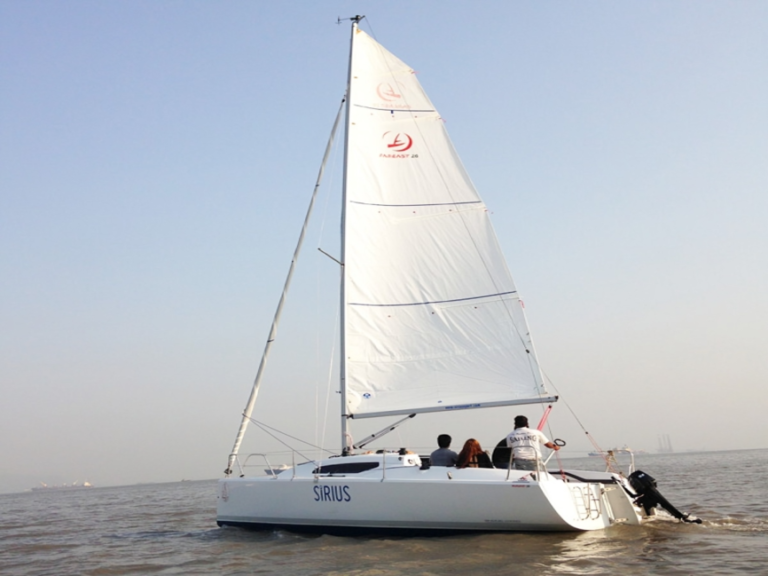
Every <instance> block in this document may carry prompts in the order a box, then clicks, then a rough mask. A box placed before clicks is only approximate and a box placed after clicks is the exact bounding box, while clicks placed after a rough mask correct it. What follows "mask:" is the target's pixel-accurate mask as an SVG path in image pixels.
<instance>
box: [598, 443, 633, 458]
mask: <svg viewBox="0 0 768 576" xmlns="http://www.w3.org/2000/svg"><path fill="white" fill-rule="evenodd" d="M608 452H613V453H614V454H617V453H621V452H623V453H625V454H648V452H647V451H646V450H635V449H633V448H630V447H629V446H627V445H626V444H624V446H623V447H621V448H609V449H608V450H605V451H603V452H598V451H596V450H593V451H592V452H588V453H587V456H599V457H601V458H602V457H603V456H605V455H606V454H608Z"/></svg>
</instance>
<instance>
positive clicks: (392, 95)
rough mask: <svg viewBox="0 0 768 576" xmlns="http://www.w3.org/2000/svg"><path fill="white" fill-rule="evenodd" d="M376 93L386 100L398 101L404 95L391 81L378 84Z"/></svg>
mask: <svg viewBox="0 0 768 576" xmlns="http://www.w3.org/2000/svg"><path fill="white" fill-rule="evenodd" d="M376 94H377V95H378V96H379V98H381V99H382V100H384V101H385V102H397V101H398V100H400V99H401V98H402V97H403V96H402V95H401V94H400V93H399V92H398V91H397V90H395V88H394V87H393V86H392V84H390V83H389V82H382V83H381V84H379V85H378V86H376Z"/></svg>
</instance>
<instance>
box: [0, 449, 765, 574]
mask: <svg viewBox="0 0 768 576" xmlns="http://www.w3.org/2000/svg"><path fill="white" fill-rule="evenodd" d="M637 460H638V467H639V468H640V469H641V470H643V471H645V472H647V473H648V474H650V475H651V476H654V477H655V478H656V479H657V480H658V481H659V489H660V491H661V493H662V494H663V495H664V496H666V497H667V499H668V500H670V502H672V504H674V505H676V506H677V507H678V508H680V509H681V510H683V511H685V512H691V513H693V514H695V515H697V516H699V517H701V518H702V519H703V520H704V523H703V524H702V525H690V524H680V523H678V522H677V521H675V520H672V519H671V518H670V517H659V518H657V519H654V520H653V521H651V522H649V523H647V524H645V525H644V526H642V527H628V526H616V527H613V528H610V529H608V530H604V531H599V532H588V533H573V534H477V535H463V536H445V537H432V538H384V537H376V538H374V537H358V538H340V537H335V536H317V535H301V534H294V533H291V532H283V531H276V532H272V531H265V532H249V531H245V530H240V529H235V528H224V529H221V528H217V527H216V522H215V515H216V513H215V509H216V483H215V481H205V482H181V483H176V484H147V485H138V486H128V487H119V488H93V489H90V490H81V491H71V492H66V491H65V492H27V493H23V494H7V495H1V496H0V574H2V575H3V576H15V575H18V576H34V575H44V574H45V575H52V576H53V575H55V576H61V575H69V574H77V575H80V574H82V575H118V574H119V575H123V574H135V575H149V574H161V575H162V574H185V575H186V574H227V575H236V574H237V575H240V574H350V575H355V576H368V575H376V576H390V575H392V576H394V575H399V574H408V575H411V574H430V575H432V574H434V575H438V574H439V575H443V574H476V573H481V572H482V573H485V574H488V575H490V574H525V575H542V574H543V575H549V574H551V575H556V574H620V575H622V576H624V575H633V574H638V575H639V574H643V575H644V574H665V575H666V574H672V575H674V574H697V575H704V574H706V575H710V574H754V575H768V450H749V451H739V452H710V453H701V454H672V455H640V456H638V457H637ZM600 462H601V461H600V460H598V459H595V458H589V459H588V458H582V459H572V460H568V461H567V465H568V467H571V468H582V469H586V468H591V469H600Z"/></svg>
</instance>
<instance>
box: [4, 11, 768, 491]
mask: <svg viewBox="0 0 768 576" xmlns="http://www.w3.org/2000/svg"><path fill="white" fill-rule="evenodd" d="M358 13H363V14H366V15H367V16H368V18H367V20H366V21H364V22H363V24H362V27H363V28H364V29H365V30H367V31H368V32H369V33H372V34H373V35H374V36H375V37H376V38H377V39H378V40H379V41H380V42H381V43H383V44H384V45H385V46H386V47H387V48H388V49H390V50H391V51H392V52H393V53H395V54H396V55H398V56H399V57H400V58H402V59H403V60H404V61H406V62H407V63H409V64H410V65H411V66H413V67H414V68H415V69H416V70H417V71H418V72H419V74H420V79H421V82H422V84H423V85H424V87H425V89H426V90H427V92H428V93H429V95H430V97H431V99H432V100H433V102H434V103H435V105H436V106H437V108H438V109H439V110H440V112H441V114H442V115H443V117H444V118H445V119H446V122H447V126H448V130H449V132H450V134H451V137H452V139H453V141H454V143H455V145H456V148H457V150H458V152H459V154H460V155H461V157H462V160H463V161H464V164H465V166H466V167H467V170H468V171H469V173H470V175H471V176H472V178H473V180H474V182H475V184H476V186H477V188H478V190H479V192H480V194H481V195H482V196H483V198H484V200H485V201H486V203H487V204H488V206H489V208H490V209H491V210H492V211H493V213H494V216H493V218H494V220H493V221H494V225H495V227H496V229H497V232H498V234H499V237H500V241H501V244H502V246H503V247H504V250H505V253H506V254H507V257H508V260H509V262H510V268H511V269H512V273H513V275H514V277H515V279H516V281H517V284H518V287H519V289H520V291H521V292H522V294H523V296H524V299H525V302H526V311H527V313H528V317H529V322H530V324H531V328H532V331H533V335H534V337H535V339H536V344H537V348H538V352H539V356H540V359H541V362H542V364H543V365H544V368H545V371H546V372H547V374H548V375H549V377H550V378H551V379H552V380H553V381H554V383H555V385H556V386H557V388H558V390H559V392H560V393H561V394H562V395H563V397H564V398H565V399H566V400H567V401H568V403H569V404H570V405H571V406H572V407H573V408H574V410H575V411H576V412H577V414H578V415H579V418H581V420H582V421H583V422H585V424H586V426H587V427H588V428H589V430H590V431H591V432H592V433H593V434H595V436H596V437H597V439H598V441H599V442H600V443H601V444H603V445H604V446H610V445H613V444H623V443H628V444H630V445H633V446H636V447H638V448H645V449H649V450H653V449H655V448H656V445H657V439H658V435H659V434H670V436H671V437H672V440H673V443H674V445H675V446H676V447H677V448H679V449H684V448H690V449H701V448H707V449H729V448H758V447H766V446H768V440H766V439H767V438H768V424H766V421H767V420H768V419H766V418H765V416H764V411H765V406H766V405H768V392H766V388H767V386H766V385H767V384H768V361H767V360H766V355H765V352H764V349H765V348H766V344H768V327H767V326H768V322H766V318H767V317H768V304H766V299H765V296H764V292H765V289H766V287H768V256H767V254H768V227H767V226H766V222H767V221H768V194H766V193H767V192H768V161H767V160H768V105H766V102H768V40H767V39H768V4H766V3H762V2H752V1H744V2H739V1H731V2H692V1H691V2H621V3H617V2H608V1H604V2H597V1H595V2H580V3H569V2H548V1H545V2H506V1H504V2H484V3H469V2H444V1H441V2H431V1H422V2H401V1H394V2H381V3H374V2H293V3H284V4H277V3H272V2H269V3H268V2H255V1H254V2H244V1H243V2H237V1H233V2H180V1H175V2H174V1H167V2H155V1H151V2H150V1H136V2H122V3H118V2H97V1H92V2H84V1H70V2H55V1H49V2H41V1H27V2H9V1H7V0H6V1H0V296H1V298H0V326H2V330H1V331H0V438H2V440H0V491H10V490H22V489H24V488H27V487H29V486H32V485H34V484H36V483H37V482H38V481H41V480H42V481H46V482H49V483H53V482H64V481H69V482H72V481H75V480H81V481H82V480H85V479H88V480H90V481H91V482H93V483H95V484H99V485H107V484H123V483H133V482H149V481H166V480H178V479H181V478H190V479H196V478H212V477H216V476H217V475H219V474H220V472H221V470H222V469H223V468H224V465H225V463H226V457H227V454H228V452H229V450H230V448H231V445H232V441H233V440H234V434H235V431H236V429H237V424H238V419H239V414H240V412H241V410H242V408H243V406H244V404H245V401H246V399H247V395H248V391H249V388H250V383H251V381H252V379H253V375H254V373H255V370H256V366H257V365H258V361H259V355H260V352H261V349H262V347H263V342H264V340H265V338H266V335H267V331H268V328H269V322H270V320H271V317H272V313H273V311H274V306H275V304H276V302H277V298H278V297H279V293H280V289H281V286H282V282H283V278H284V274H285V272H286V271H287V266H288V263H289V261H290V257H291V253H292V251H293V247H294V243H295V240H296V238H297V235H298V232H299V226H300V224H301V219H302V218H303V214H304V210H305V207H306V202H307V201H308V199H309V194H310V192H311V189H312V186H313V184H314V180H315V176H316V173H317V170H318V167H319V163H320V159H321V156H322V152H323V147H324V146H325V141H326V139H327V137H328V133H329V130H330V127H331V124H332V121H333V118H334V115H335V113H336V109H337V106H338V102H339V100H340V98H341V96H342V93H343V90H344V82H345V79H346V59H347V50H348V37H349V30H348V24H344V25H342V26H337V25H336V24H335V21H336V18H337V16H352V15H354V14H358ZM328 178H329V180H328V182H329V189H330V188H332V184H334V183H338V181H339V178H340V175H339V174H338V172H337V171H336V172H334V171H333V170H332V171H330V173H329V177H328ZM323 202H325V201H323ZM325 206H326V205H325V203H321V205H320V213H321V214H322V213H323V212H327V213H328V214H329V217H328V220H327V222H326V223H325V224H323V226H324V228H323V232H322V240H320V241H318V240H317V234H315V236H314V238H313V239H311V240H309V241H308V245H307V251H306V253H305V259H304V261H305V262H307V264H308V268H309V269H310V270H313V269H315V270H316V272H308V273H305V274H304V277H305V279H307V278H308V279H310V280H311V279H312V277H313V275H314V274H319V275H323V274H328V273H329V272H328V271H329V263H328V262H329V261H328V260H327V259H324V257H321V256H317V255H316V247H317V245H318V242H319V243H320V245H321V246H324V247H326V248H329V250H330V251H333V248H334V246H335V244H334V242H335V241H334V239H333V232H334V231H335V229H336V228H335V226H336V224H335V223H333V220H332V218H331V216H330V214H332V212H333V211H334V210H333V204H330V205H329V207H328V208H327V209H326V208H325ZM319 227H320V225H319V224H318V228H319ZM316 232H317V230H316ZM313 267H314V268H313ZM300 279H301V276H300V277H299V278H298V279H297V280H300ZM310 284H311V283H310ZM298 289H299V292H298V294H299V296H298V297H297V298H296V299H295V300H294V301H295V302H296V303H297V304H299V306H297V308H296V309H297V310H298V312H296V313H294V316H291V315H290V314H288V315H287V317H286V325H285V326H284V328H283V330H282V332H281V339H282V340H283V341H286V346H287V347H290V344H289V342H287V341H288V339H289V337H290V336H294V335H300V336H301V338H300V339H301V340H304V341H306V342H309V343H311V342H312V341H314V339H317V338H319V340H320V341H324V337H323V336H322V335H321V336H315V332H314V331H313V330H314V328H312V329H310V328H309V327H308V326H310V325H312V324H314V322H313V320H314V318H315V317H317V316H321V315H323V314H322V312H325V311H326V310H327V311H329V313H330V314H332V313H333V310H332V305H331V307H330V308H328V307H327V306H326V305H324V304H319V303H316V302H319V298H320V297H319V296H317V300H316V296H315V294H316V293H319V289H316V288H312V287H310V288H300V287H299V288H298ZM301 290H304V292H301ZM302 294H303V295H304V296H301V295H302ZM317 308H319V309H320V310H321V312H317V311H316V309H317ZM317 353H318V354H320V353H321V352H317ZM311 354H315V352H312V353H311ZM313 362H314V356H313V359H312V361H311V362H310V361H307V360H306V358H305V356H301V357H300V358H297V357H296V356H292V355H291V352H290V348H289V349H287V350H286V351H279V352H276V355H275V358H274V362H273V367H274V368H275V371H276V372H279V371H280V370H281V369H290V371H289V374H290V375H289V376H288V377H286V378H285V379H283V380H279V379H278V377H277V375H275V376H270V379H268V381H267V382H266V383H265V388H264V393H263V396H262V399H263V400H264V402H265V403H266V404H264V405H262V404H260V405H259V408H258V409H257V413H256V416H257V417H258V418H260V419H262V420H265V421H267V422H269V423H270V424H272V425H276V426H279V427H282V428H285V429H287V430H293V429H294V428H295V430H293V431H294V432H295V433H298V434H300V435H301V434H304V435H307V434H308V433H309V432H311V434H312V435H314V434H315V431H316V429H317V426H315V424H314V423H312V424H308V422H309V421H310V420H313V418H314V417H313V414H314V411H315V401H316V400H315V392H314V390H313V391H311V392H302V391H301V389H300V388H299V387H297V386H294V384H295V383H296V382H297V381H298V380H302V379H304V378H305V377H306V378H309V376H306V375H305V372H306V371H307V370H308V369H307V370H302V369H303V368H305V367H306V366H308V365H310V364H312V363H313ZM321 397H322V398H324V396H321ZM322 402H324V400H323V401H322ZM322 402H320V403H321V404H322ZM331 402H332V403H333V404H332V406H331V407H332V409H331V411H330V414H331V417H330V418H331V426H330V427H329V430H330V431H329V432H328V436H327V437H326V444H327V445H329V446H331V447H336V446H337V445H338V441H337V437H336V432H335V430H336V428H334V426H336V425H337V423H336V417H335V414H336V403H337V397H336V395H335V394H332V395H331ZM537 410H538V409H531V410H530V411H529V412H530V413H531V414H532V415H534V414H537ZM517 411H519V410H515V412H517ZM487 412H490V414H474V415H472V414H469V413H468V414H466V415H464V417H463V420H462V422H461V423H459V424H453V423H449V422H448V421H447V420H445V418H444V417H442V416H441V417H437V416H432V417H424V418H423V419H422V421H421V423H418V422H415V421H414V423H413V424H409V428H408V429H406V430H404V431H403V432H401V436H400V437H398V438H397V440H395V439H393V441H392V443H394V444H399V443H400V442H401V441H402V442H407V443H409V445H415V446H429V445H431V443H432V439H433V436H434V435H435V433H437V432H441V431H444V430H445V431H448V432H450V433H452V434H454V436H455V437H456V438H462V439H463V438H464V437H465V435H474V436H476V437H478V438H479V439H480V440H481V441H482V442H483V443H484V444H485V445H486V446H487V445H489V444H491V443H495V441H496V440H497V439H498V438H500V437H501V435H503V434H504V433H505V432H506V431H507V428H509V416H510V413H509V412H504V411H495V410H491V411H487ZM511 415H514V414H511ZM473 418H474V420H473ZM552 419H553V425H555V430H554V432H555V434H556V435H559V436H562V437H564V438H567V439H568V440H569V441H570V443H569V449H572V451H573V454H582V453H583V452H584V451H585V450H588V449H590V448H591V446H590V445H589V444H588V443H587V442H586V440H585V439H584V436H583V433H581V432H580V431H579V430H578V429H577V428H576V427H574V425H573V423H572V419H570V416H569V414H568V411H567V409H566V407H565V405H563V404H561V405H558V406H557V407H556V410H555V413H554V415H553V417H552ZM417 420H419V418H417ZM387 423H388V422H384V421H379V422H376V423H375V424H372V426H374V427H383V426H384V425H386V424H387ZM481 423H482V426H480V424H481ZM726 423H727V425H726ZM725 429H727V430H728V431H729V433H728V434H724V430H725ZM310 440H314V437H312V438H310ZM259 447H260V445H259V444H258V442H256V443H254V444H253V445H252V446H251V448H252V449H253V450H256V449H257V448H259Z"/></svg>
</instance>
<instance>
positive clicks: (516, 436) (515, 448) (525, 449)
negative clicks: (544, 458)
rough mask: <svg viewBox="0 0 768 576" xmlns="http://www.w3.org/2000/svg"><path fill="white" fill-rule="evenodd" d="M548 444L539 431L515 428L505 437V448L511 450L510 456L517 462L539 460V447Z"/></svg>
mask: <svg viewBox="0 0 768 576" xmlns="http://www.w3.org/2000/svg"><path fill="white" fill-rule="evenodd" d="M547 442H549V440H548V439H547V437H546V436H544V434H543V433H542V432H541V431H540V430H531V429H530V428H515V430H514V431H512V432H510V433H509V436H507V446H509V447H510V448H512V456H513V457H514V458H517V459H519V460H536V458H541V445H542V444H546V443H547Z"/></svg>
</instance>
